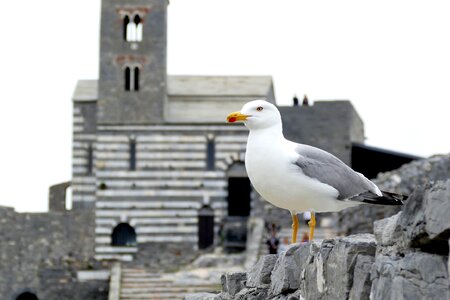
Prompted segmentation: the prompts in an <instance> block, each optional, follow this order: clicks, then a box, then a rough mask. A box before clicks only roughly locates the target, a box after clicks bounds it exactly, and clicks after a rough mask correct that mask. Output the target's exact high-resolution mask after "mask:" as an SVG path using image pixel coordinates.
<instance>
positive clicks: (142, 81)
mask: <svg viewBox="0 0 450 300" xmlns="http://www.w3.org/2000/svg"><path fill="white" fill-rule="evenodd" d="M167 5H168V1H167V0H127V1H123V0H103V1H102V12H101V31H100V74H99V85H98V96H99V99H98V106H97V108H98V116H97V121H98V123H99V124H114V125H132V124H159V123H163V122H164V118H163V116H164V105H165V103H166V97H167V92H166V76H167V66H166V61H167V55H166V48H167Z"/></svg>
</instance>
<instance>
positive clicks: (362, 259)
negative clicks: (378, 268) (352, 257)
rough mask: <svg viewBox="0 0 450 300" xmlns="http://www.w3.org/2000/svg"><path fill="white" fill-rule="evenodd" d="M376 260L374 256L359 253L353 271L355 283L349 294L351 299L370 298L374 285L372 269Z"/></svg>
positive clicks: (362, 299)
mask: <svg viewBox="0 0 450 300" xmlns="http://www.w3.org/2000/svg"><path fill="white" fill-rule="evenodd" d="M374 261H375V258H374V257H373V256H368V255H358V257H357V259H356V264H355V270H354V272H353V285H352V288H351V290H350V295H349V299H350V300H366V299H367V300H369V295H370V288H371V285H372V281H371V280H370V271H371V269H372V265H373V263H374Z"/></svg>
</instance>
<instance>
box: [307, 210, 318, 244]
mask: <svg viewBox="0 0 450 300" xmlns="http://www.w3.org/2000/svg"><path fill="white" fill-rule="evenodd" d="M308 224H309V240H310V241H312V240H313V239H314V228H316V215H315V213H314V212H313V211H312V212H311V220H309V222H308Z"/></svg>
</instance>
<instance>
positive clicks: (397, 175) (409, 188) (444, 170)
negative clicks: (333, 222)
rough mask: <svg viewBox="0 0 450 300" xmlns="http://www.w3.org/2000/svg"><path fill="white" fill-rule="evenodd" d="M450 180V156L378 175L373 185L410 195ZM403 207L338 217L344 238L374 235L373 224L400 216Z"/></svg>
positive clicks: (356, 209) (352, 211) (360, 210)
mask: <svg viewBox="0 0 450 300" xmlns="http://www.w3.org/2000/svg"><path fill="white" fill-rule="evenodd" d="M448 178H450V154H447V155H439V156H433V157H430V158H427V159H422V160H417V161H413V162H411V163H409V164H405V165H403V166H402V167H401V168H399V169H397V170H394V171H390V172H385V173H382V174H379V175H378V177H377V178H376V179H375V180H374V182H375V183H376V184H377V185H378V186H379V187H380V189H381V190H385V191H389V192H395V193H399V194H403V195H410V194H411V193H412V192H413V191H414V190H415V189H416V188H417V187H420V186H424V185H426V184H428V183H430V182H433V181H434V182H436V181H438V180H447V179H448ZM400 209H401V207H398V206H395V207H392V206H380V205H361V206H359V207H354V208H349V209H346V210H344V211H342V212H341V213H339V218H338V223H339V225H338V228H339V229H340V230H341V232H342V233H343V234H346V235H348V234H354V233H362V232H373V226H372V224H373V222H374V221H375V220H380V219H383V218H386V217H389V216H392V215H394V214H396V213H397V212H399V211H400Z"/></svg>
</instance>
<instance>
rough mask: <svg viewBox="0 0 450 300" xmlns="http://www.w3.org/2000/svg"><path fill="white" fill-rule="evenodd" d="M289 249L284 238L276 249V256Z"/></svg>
mask: <svg viewBox="0 0 450 300" xmlns="http://www.w3.org/2000/svg"><path fill="white" fill-rule="evenodd" d="M288 248H289V238H288V237H284V239H283V242H282V243H281V245H280V246H279V247H278V254H281V253H283V252H286V250H287V249H288Z"/></svg>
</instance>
